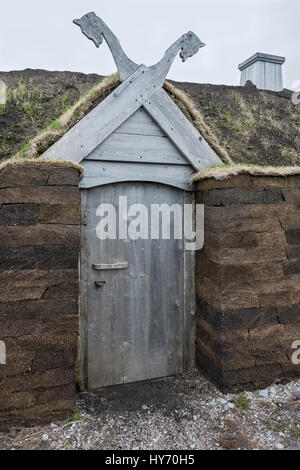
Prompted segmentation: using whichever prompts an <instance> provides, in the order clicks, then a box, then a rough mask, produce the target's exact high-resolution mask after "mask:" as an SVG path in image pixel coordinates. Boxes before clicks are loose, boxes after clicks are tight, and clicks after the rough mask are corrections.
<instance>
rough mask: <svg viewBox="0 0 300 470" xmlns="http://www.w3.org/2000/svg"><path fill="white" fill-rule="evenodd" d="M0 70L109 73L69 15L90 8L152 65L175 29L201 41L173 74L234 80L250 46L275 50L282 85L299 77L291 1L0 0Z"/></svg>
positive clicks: (294, 1)
mask: <svg viewBox="0 0 300 470" xmlns="http://www.w3.org/2000/svg"><path fill="white" fill-rule="evenodd" d="M0 2H1V9H0V12H1V18H0V25H1V27H0V61H1V62H0V70H2V71H7V70H22V69H24V68H33V69H34V68H40V69H47V70H70V71H77V72H84V73H99V74H101V75H106V74H110V73H112V72H114V71H115V65H114V62H113V60H112V57H111V54H110V52H109V50H108V47H107V45H106V44H104V43H103V44H102V45H101V46H100V48H99V49H97V48H96V47H95V46H94V44H93V43H92V42H91V41H89V40H88V39H86V38H85V37H84V36H83V34H82V33H81V31H80V29H79V28H78V26H75V25H73V23H72V20H73V19H74V18H79V17H81V16H82V15H83V14H85V13H88V12H89V11H95V13H96V14H97V15H98V16H100V17H101V18H102V19H103V20H104V21H105V22H106V24H107V25H108V26H109V27H110V28H111V29H112V31H113V32H114V33H115V34H116V36H117V37H118V38H119V40H120V42H121V44H122V46H123V48H124V50H125V52H126V54H127V55H128V56H129V57H130V58H132V59H133V60H134V61H135V62H138V63H144V64H146V65H152V64H154V63H155V62H157V61H158V60H159V59H160V58H161V56H162V55H163V53H164V51H165V50H166V49H167V48H168V47H169V46H170V45H171V44H172V43H173V42H174V41H175V40H176V39H178V38H179V37H180V36H181V35H182V34H184V33H186V32H187V31H189V30H192V31H194V32H195V33H196V34H197V35H198V36H199V37H200V39H201V40H202V41H204V42H205V43H206V44H207V46H206V47H205V48H203V49H201V50H200V51H199V53H198V54H197V55H196V56H194V57H192V58H191V59H189V60H188V61H187V62H185V63H184V64H183V63H182V62H181V60H179V59H177V60H176V61H175V62H174V64H173V66H172V68H171V71H170V73H169V75H168V77H169V78H173V79H175V80H179V81H192V82H199V83H223V84H227V85H238V84H239V78H240V72H239V71H238V69H237V67H238V64H239V63H240V62H243V61H244V60H245V59H247V58H248V57H250V56H251V55H252V54H254V53H255V52H265V53H269V54H276V55H283V56H285V57H286V58H287V62H286V64H285V65H284V84H285V87H287V88H292V83H293V82H294V81H296V80H300V65H299V64H300V61H299V58H300V52H299V51H300V32H299V31H300V1H299V0H113V1H112V0H110V1H108V0H106V1H105V0H101V1H100V0H51V1H43V0H9V1H7V0H0Z"/></svg>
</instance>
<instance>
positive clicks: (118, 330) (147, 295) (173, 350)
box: [84, 182, 185, 390]
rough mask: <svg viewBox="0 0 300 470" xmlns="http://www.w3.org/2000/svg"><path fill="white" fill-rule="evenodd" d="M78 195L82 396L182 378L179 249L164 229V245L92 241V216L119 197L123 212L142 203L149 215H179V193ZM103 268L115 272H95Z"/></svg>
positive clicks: (158, 188)
mask: <svg viewBox="0 0 300 470" xmlns="http://www.w3.org/2000/svg"><path fill="white" fill-rule="evenodd" d="M86 193H87V198H86V206H87V220H86V224H87V225H86V242H85V248H84V249H85V250H87V253H86V273H87V279H86V288H87V299H86V304H87V329H86V359H85V361H86V378H87V387H88V389H89V390H96V389H98V388H101V387H104V386H110V385H115V384H122V383H128V382H136V381H141V380H147V379H152V378H158V377H164V376H169V375H173V374H177V373H180V372H182V370H183V343H184V241H183V240H182V239H174V236H173V235H174V234H173V230H172V227H171V239H170V240H163V239H156V240H151V238H150V239H137V240H131V239H122V240H120V239H118V238H117V239H115V240H112V239H106V240H99V238H98V237H97V234H96V226H97V224H98V223H99V220H100V217H99V215H98V216H97V214H96V210H97V208H98V207H99V204H105V203H109V204H113V205H114V206H115V207H117V206H118V203H119V197H120V196H127V203H128V207H130V206H131V205H132V204H136V203H139V204H140V203H142V204H144V206H146V207H147V208H148V210H149V212H150V208H151V204H163V203H166V204H168V205H170V206H172V205H173V204H180V205H181V206H182V207H183V204H184V197H185V196H184V194H185V193H184V191H181V190H179V189H177V188H173V187H170V186H165V185H161V184H156V183H137V182H130V183H116V184H109V185H106V186H100V187H95V188H92V189H89V190H88V191H86ZM171 219H172V218H171ZM129 221H130V219H129ZM120 263H121V264H120ZM122 263H123V264H122ZM124 263H128V267H125V268H124ZM103 264H104V265H105V264H107V265H115V266H112V269H97V268H102V267H103V266H102V265H103ZM97 265H98V266H97ZM99 265H100V266H99ZM97 284H98V286H97Z"/></svg>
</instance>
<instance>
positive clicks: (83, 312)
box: [76, 181, 196, 391]
mask: <svg viewBox="0 0 300 470" xmlns="http://www.w3.org/2000/svg"><path fill="white" fill-rule="evenodd" d="M149 182H151V181H149ZM110 184H114V183H110ZM160 184H162V183H160ZM90 189H92V188H90ZM181 190H182V189H181ZM88 191H89V189H80V202H81V228H80V255H79V276H80V279H79V302H78V309H79V340H78V356H77V373H76V376H77V383H78V385H79V388H80V390H81V391H87V389H88V387H87V383H88V381H87V371H88V361H87V349H88V303H87V300H88V299H87V280H88V246H87V200H88ZM182 191H183V190H182ZM183 199H184V204H193V207H194V210H193V219H194V220H193V224H194V226H195V204H196V203H195V193H194V192H192V191H189V192H187V191H184V198H183ZM194 228H195V227H194ZM183 256H184V260H183V265H184V268H183V372H188V371H190V370H192V369H193V368H194V367H195V340H196V333H195V309H196V292H195V251H187V250H184V255H183Z"/></svg>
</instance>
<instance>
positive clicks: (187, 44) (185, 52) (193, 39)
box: [180, 31, 205, 62]
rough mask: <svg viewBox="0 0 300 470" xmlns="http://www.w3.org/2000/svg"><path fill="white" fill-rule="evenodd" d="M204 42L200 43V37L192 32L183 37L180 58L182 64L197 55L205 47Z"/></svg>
mask: <svg viewBox="0 0 300 470" xmlns="http://www.w3.org/2000/svg"><path fill="white" fill-rule="evenodd" d="M204 46H205V44H204V42H202V41H200V39H199V38H198V36H196V34H195V33H193V32H192V31H189V32H188V33H186V34H184V36H183V45H182V48H181V51H180V58H181V59H182V62H185V61H186V60H187V59H188V58H189V57H192V56H193V55H195V54H197V52H198V51H199V49H200V48H201V47H204Z"/></svg>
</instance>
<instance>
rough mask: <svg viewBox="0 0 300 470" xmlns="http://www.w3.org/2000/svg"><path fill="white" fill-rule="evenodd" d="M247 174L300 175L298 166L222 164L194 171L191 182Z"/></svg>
mask: <svg viewBox="0 0 300 470" xmlns="http://www.w3.org/2000/svg"><path fill="white" fill-rule="evenodd" d="M241 174H249V175H252V176H291V175H300V167H298V166H290V167H289V166H282V167H279V166H278V167H275V166H258V165H224V166H213V167H210V168H205V169H204V170H201V171H199V172H198V173H196V174H195V175H194V176H193V177H192V178H191V180H190V181H191V182H192V183H194V182H196V181H203V180H205V179H209V178H212V179H215V180H219V181H220V180H225V179H227V178H230V177H231V176H237V175H241Z"/></svg>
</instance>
